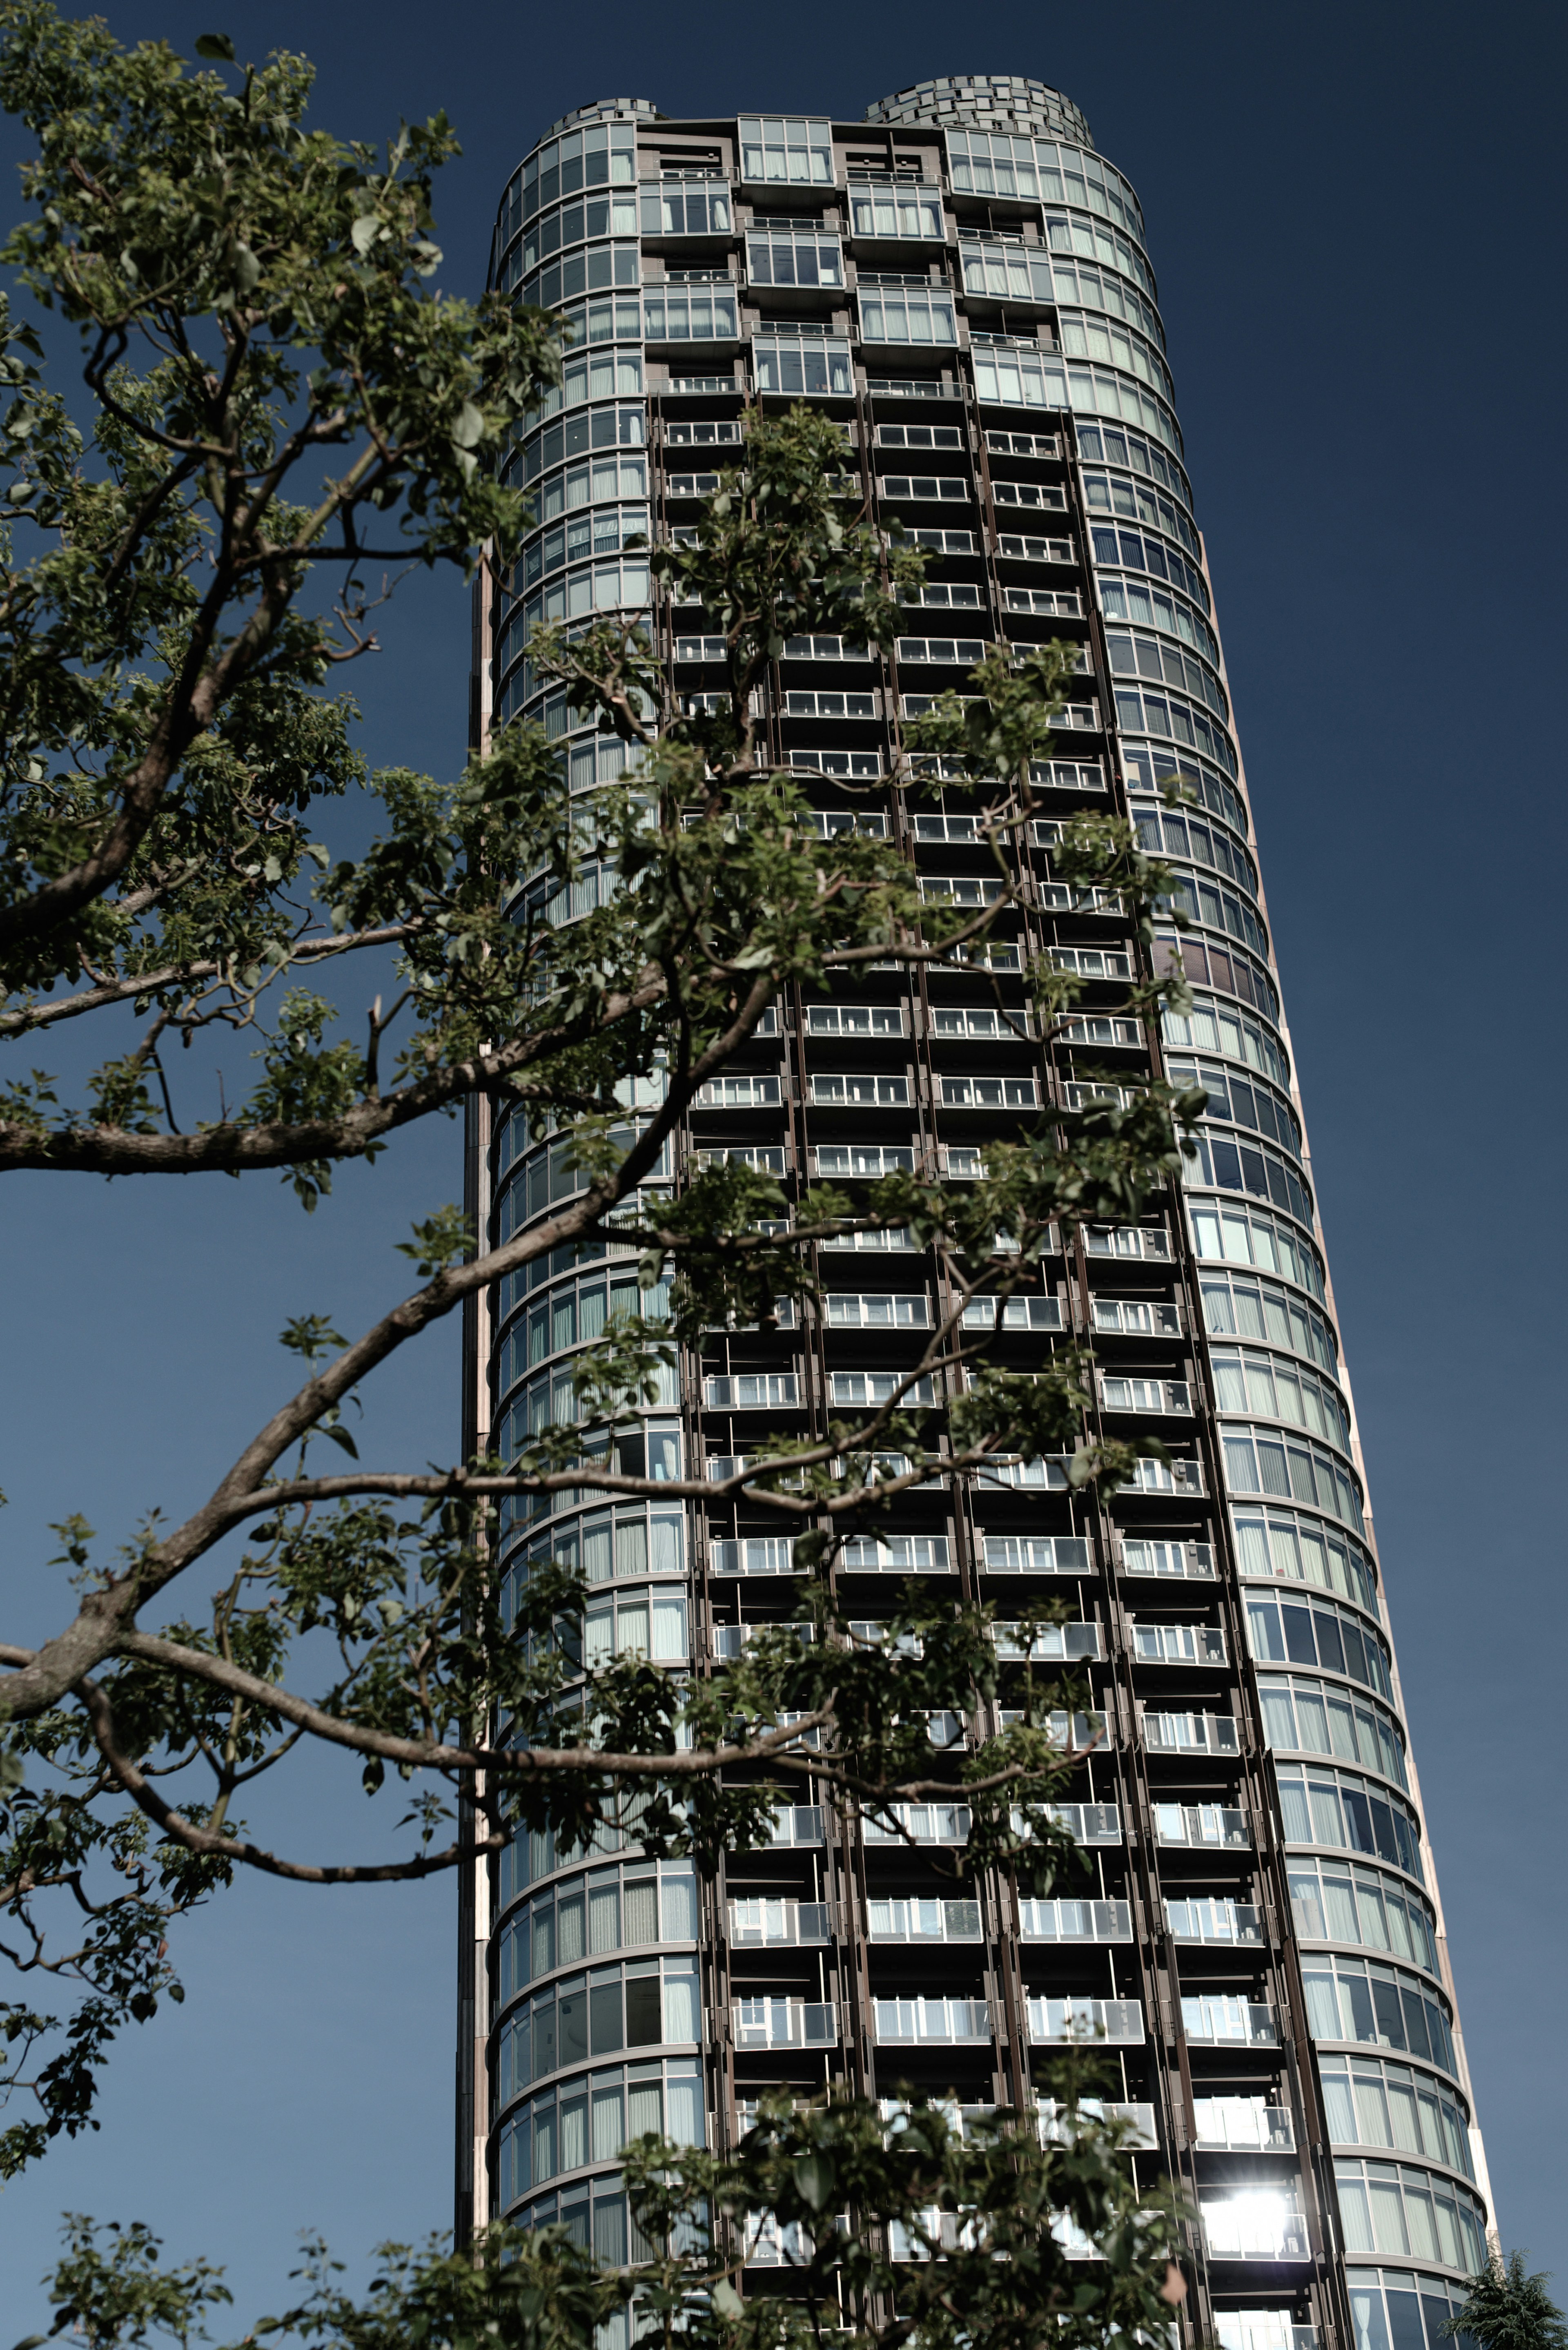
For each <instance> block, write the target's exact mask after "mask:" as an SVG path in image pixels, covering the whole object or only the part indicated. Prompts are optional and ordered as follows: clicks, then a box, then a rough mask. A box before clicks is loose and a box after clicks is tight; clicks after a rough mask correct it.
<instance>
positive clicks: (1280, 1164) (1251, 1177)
mask: <svg viewBox="0 0 1568 2350" xmlns="http://www.w3.org/2000/svg"><path fill="white" fill-rule="evenodd" d="M1183 1149H1184V1150H1185V1152H1186V1154H1187V1171H1186V1175H1185V1178H1184V1180H1186V1181H1187V1182H1188V1183H1189V1184H1191V1183H1196V1184H1202V1185H1204V1186H1206V1187H1209V1188H1212V1189H1213V1190H1215V1191H1250V1192H1251V1194H1252V1197H1253V1198H1254V1199H1257V1200H1272V1201H1273V1203H1274V1205H1275V1206H1276V1207H1278V1208H1282V1209H1283V1210H1284V1211H1285V1212H1286V1214H1287V1215H1293V1216H1294V1217H1295V1218H1296V1219H1297V1220H1298V1222H1301V1223H1303V1224H1305V1225H1307V1226H1308V1227H1309V1229H1310V1227H1311V1224H1312V1193H1311V1192H1310V1191H1308V1190H1307V1187H1306V1185H1305V1184H1304V1183H1303V1180H1302V1178H1301V1176H1300V1174H1299V1173H1298V1172H1297V1170H1296V1169H1295V1168H1294V1167H1293V1166H1292V1165H1291V1164H1290V1163H1289V1161H1288V1160H1286V1159H1281V1158H1279V1157H1278V1156H1277V1155H1276V1153H1275V1152H1274V1151H1272V1150H1271V1149H1268V1148H1267V1147H1266V1146H1264V1145H1262V1144H1260V1145H1258V1146H1256V1147H1253V1146H1251V1145H1250V1144H1247V1143H1238V1142H1232V1141H1230V1140H1227V1139H1225V1138H1224V1137H1223V1136H1220V1135H1214V1136H1210V1135H1208V1134H1199V1135H1198V1136H1196V1137H1194V1138H1193V1139H1190V1140H1189V1141H1187V1142H1185V1143H1184V1144H1183ZM1265 1490H1272V1489H1267V1488H1266V1489H1265Z"/></svg>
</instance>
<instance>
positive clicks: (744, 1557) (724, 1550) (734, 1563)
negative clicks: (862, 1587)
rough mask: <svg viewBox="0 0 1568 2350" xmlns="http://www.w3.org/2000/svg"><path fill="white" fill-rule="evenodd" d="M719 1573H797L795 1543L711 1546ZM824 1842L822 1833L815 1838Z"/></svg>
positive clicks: (759, 1537) (749, 1538)
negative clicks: (795, 1571)
mask: <svg viewBox="0 0 1568 2350" xmlns="http://www.w3.org/2000/svg"><path fill="white" fill-rule="evenodd" d="M708 1557H709V1564H710V1565H711V1568H712V1571H713V1573H714V1574H715V1575H793V1574H794V1542H793V1541H792V1540H791V1538H790V1537H789V1535H787V1534H751V1535H745V1536H742V1539H741V1540H740V1541H739V1542H714V1543H710V1544H709V1546H708ZM815 1841H816V1842H818V1843H820V1841H821V1838H820V1836H818V1837H817V1838H816V1839H815Z"/></svg>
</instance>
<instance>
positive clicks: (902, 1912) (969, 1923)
mask: <svg viewBox="0 0 1568 2350" xmlns="http://www.w3.org/2000/svg"><path fill="white" fill-rule="evenodd" d="M866 1918H867V1931H868V1932H869V1934H870V1937H871V1939H872V1940H873V1941H874V1942H978V1941H979V1940H980V1939H981V1923H980V1904H979V1902H978V1901H937V1900H923V1899H917V1900H909V1901H867V1904H866Z"/></svg>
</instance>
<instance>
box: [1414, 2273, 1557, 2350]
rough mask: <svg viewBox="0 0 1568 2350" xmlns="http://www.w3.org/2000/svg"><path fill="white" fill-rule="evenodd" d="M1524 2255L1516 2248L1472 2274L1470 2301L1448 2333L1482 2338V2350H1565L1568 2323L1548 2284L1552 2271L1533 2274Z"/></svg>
mask: <svg viewBox="0 0 1568 2350" xmlns="http://www.w3.org/2000/svg"><path fill="white" fill-rule="evenodd" d="M1524 2260H1525V2256H1524V2254H1523V2253H1522V2252H1510V2254H1509V2255H1508V2258H1507V2260H1506V2261H1504V2260H1502V2259H1501V2258H1498V2259H1496V2260H1493V2261H1491V2262H1489V2264H1488V2265H1487V2266H1486V2267H1485V2268H1484V2269H1482V2270H1481V2271H1480V2274H1479V2275H1478V2276H1473V2277H1471V2279H1470V2287H1469V2293H1468V2295H1467V2296H1466V2299H1465V2303H1464V2306H1463V2308H1462V2309H1460V2310H1459V2313H1458V2314H1457V2315H1455V2316H1454V2317H1452V2318H1450V2319H1449V2323H1448V2324H1447V2325H1445V2326H1444V2328H1443V2331H1444V2333H1445V2334H1459V2335H1461V2336H1466V2337H1468V2338H1469V2340H1471V2341H1473V2342H1479V2343H1480V2345H1481V2350H1563V2345H1564V2344H1568V2324H1564V2321H1563V2312H1562V2311H1561V2310H1560V2309H1559V2308H1558V2306H1557V2304H1556V2303H1555V2302H1554V2301H1553V2300H1552V2296H1551V2294H1550V2293H1548V2292H1547V2290H1546V2287H1547V2284H1548V2282H1549V2274H1548V2272H1546V2271H1544V2270H1542V2271H1540V2272H1537V2273H1536V2274H1535V2275H1534V2276H1532V2275H1531V2274H1530V2273H1529V2272H1527V2270H1526V2268H1525V2265H1524Z"/></svg>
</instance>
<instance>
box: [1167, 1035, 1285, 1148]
mask: <svg viewBox="0 0 1568 2350" xmlns="http://www.w3.org/2000/svg"><path fill="white" fill-rule="evenodd" d="M1170 1076H1171V1082H1172V1084H1173V1085H1179V1086H1201V1087H1204V1089H1205V1090H1206V1091H1207V1093H1208V1096H1209V1106H1208V1108H1207V1109H1206V1111H1205V1112H1204V1115H1205V1117H1208V1118H1226V1119H1228V1120H1229V1121H1230V1123H1231V1125H1233V1126H1247V1127H1251V1129H1252V1131H1253V1133H1254V1134H1266V1135H1267V1136H1268V1137H1269V1138H1270V1139H1271V1140H1272V1141H1274V1142H1278V1143H1282V1145H1283V1147H1284V1148H1285V1149H1287V1150H1288V1151H1289V1152H1290V1154H1291V1156H1292V1158H1293V1159H1299V1158H1300V1157H1301V1147H1302V1138H1301V1128H1300V1126H1299V1125H1298V1123H1297V1121H1296V1114H1295V1112H1294V1110H1293V1108H1292V1107H1290V1104H1289V1103H1288V1102H1286V1101H1285V1100H1283V1099H1282V1097H1280V1096H1279V1095H1278V1094H1275V1093H1272V1092H1271V1091H1270V1090H1269V1088H1268V1087H1266V1086H1262V1085H1255V1084H1253V1083H1252V1082H1251V1080H1250V1079H1249V1078H1246V1077H1243V1076H1240V1075H1239V1074H1237V1072H1235V1071H1234V1070H1227V1069H1223V1068H1220V1067H1219V1066H1216V1065H1215V1064H1214V1063H1213V1062H1211V1061H1189V1060H1186V1059H1184V1058H1178V1057H1177V1056H1175V1055H1172V1058H1171V1062H1170Z"/></svg>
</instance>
